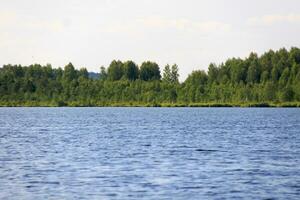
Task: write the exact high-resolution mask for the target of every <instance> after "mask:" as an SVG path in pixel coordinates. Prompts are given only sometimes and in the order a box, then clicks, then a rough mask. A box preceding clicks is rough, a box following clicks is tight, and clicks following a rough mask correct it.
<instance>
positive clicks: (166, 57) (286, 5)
mask: <svg viewBox="0 0 300 200" xmlns="http://www.w3.org/2000/svg"><path fill="white" fill-rule="evenodd" d="M291 46H297V47H299V46H300V1H299V0H181V1H177V0H126V1H125V0H81V1H79V0H72V1H71V0H26V1H24V0H1V1H0V65H3V64H7V63H11V64H22V65H29V64H31V63H41V64H46V63H51V64H52V65H53V66H55V67H56V66H64V65H65V64H67V63H68V62H69V61H71V62H72V63H73V64H74V65H75V67H76V68H80V67H86V68H88V70H90V71H96V72H98V71H99V67H100V66H101V65H104V66H107V65H108V64H109V63H110V62H111V61H112V60H113V59H121V60H123V61H125V60H134V61H135V62H136V63H137V64H141V62H142V61H145V60H152V61H156V62H157V63H158V64H159V65H160V66H161V68H163V66H164V65H165V64H166V63H170V64H173V63H177V64H178V65H179V68H180V75H181V80H183V79H184V78H186V76H187V74H189V73H190V72H191V71H192V70H195V69H205V70H206V69H207V67H208V64H209V63H210V62H215V63H220V62H222V61H225V60H226V59H227V58H229V57H242V58H244V57H245V56H247V55H248V54H249V53H250V52H251V51H255V52H258V53H259V54H260V53H263V52H264V51H267V50H269V49H275V50H276V49H279V48H281V47H286V48H290V47H291Z"/></svg>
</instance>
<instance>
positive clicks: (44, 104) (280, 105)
mask: <svg viewBox="0 0 300 200" xmlns="http://www.w3.org/2000/svg"><path fill="white" fill-rule="evenodd" d="M0 107H128V108H130V107H133V108H134V107H145V108H146V107H163V108H179V107H183V108H184V107H185V108H201V107H203V108H217V107H227V108H232V107H237V108H299V107H300V102H280V103H274V102H249V103H215V102H211V103H138V102H130V103H103V102H90V103H83V102H76V101H70V102H0Z"/></svg>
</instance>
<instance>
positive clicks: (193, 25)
mask: <svg viewBox="0 0 300 200" xmlns="http://www.w3.org/2000/svg"><path fill="white" fill-rule="evenodd" d="M147 29H160V30H176V31H185V32H196V33H199V34H201V33H203V34H210V33H214V32H228V31H230V29H231V25H230V24H227V23H223V22H219V21H194V20H190V19H184V18H181V19H167V18H163V17H156V16H152V17H147V18H141V19H137V20H133V21H126V22H125V21H122V22H117V23H112V24H109V25H107V27H105V28H104V29H103V30H105V31H107V32H111V33H120V32H122V33H134V32H139V31H141V30H147Z"/></svg>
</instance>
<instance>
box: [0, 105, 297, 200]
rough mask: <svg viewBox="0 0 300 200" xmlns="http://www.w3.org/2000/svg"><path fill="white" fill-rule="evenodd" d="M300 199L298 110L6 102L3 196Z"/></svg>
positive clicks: (0, 121) (1, 134)
mask: <svg viewBox="0 0 300 200" xmlns="http://www.w3.org/2000/svg"><path fill="white" fill-rule="evenodd" d="M142 198H143V199H224V198H225V199H234V198H236V199H241V198H242V199H300V109H293V108H289V109H284V108H0V199H35V200H37V199H142Z"/></svg>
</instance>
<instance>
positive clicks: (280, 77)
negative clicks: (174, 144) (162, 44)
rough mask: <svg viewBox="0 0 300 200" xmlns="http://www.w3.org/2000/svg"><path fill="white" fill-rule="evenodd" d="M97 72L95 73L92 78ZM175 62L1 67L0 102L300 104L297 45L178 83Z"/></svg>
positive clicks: (195, 73)
mask: <svg viewBox="0 0 300 200" xmlns="http://www.w3.org/2000/svg"><path fill="white" fill-rule="evenodd" d="M97 76H98V77H97ZM178 78H179V74H178V66H177V65H176V64H174V65H172V66H170V65H166V66H165V67H164V69H163V72H161V71H160V68H159V66H158V64H156V63H155V62H150V61H146V62H143V63H142V64H141V66H138V65H137V64H135V63H134V62H133V61H126V62H122V61H119V60H118V61H117V60H114V61H112V62H111V64H110V65H109V66H108V67H107V68H104V67H101V69H100V73H99V74H95V73H93V74H92V76H91V74H90V73H89V72H88V71H87V69H86V68H81V69H79V70H76V69H75V68H74V66H73V65H72V63H69V64H68V65H66V66H65V67H64V69H62V68H52V66H51V65H50V64H47V65H46V66H42V65H39V64H33V65H30V66H21V65H10V64H8V65H4V66H3V67H2V68H0V106H164V107H184V106H190V107H222V106H223V107H224V106H226V107H231V106H242V107H252V106H253V107H274V106H281V107H300V49H299V48H296V47H293V48H291V49H290V50H286V49H285V48H282V49H280V50H278V51H273V50H270V51H268V52H266V53H264V54H263V55H261V56H258V55H257V54H256V53H251V54H250V55H249V56H248V57H247V58H245V59H240V58H231V59H228V60H227V61H226V62H224V63H221V64H219V65H216V64H214V63H212V64H210V65H209V67H208V71H207V72H205V71H203V70H196V71H193V72H192V73H191V74H190V75H189V76H188V77H187V79H186V80H185V81H184V82H182V83H180V82H179V80H178Z"/></svg>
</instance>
